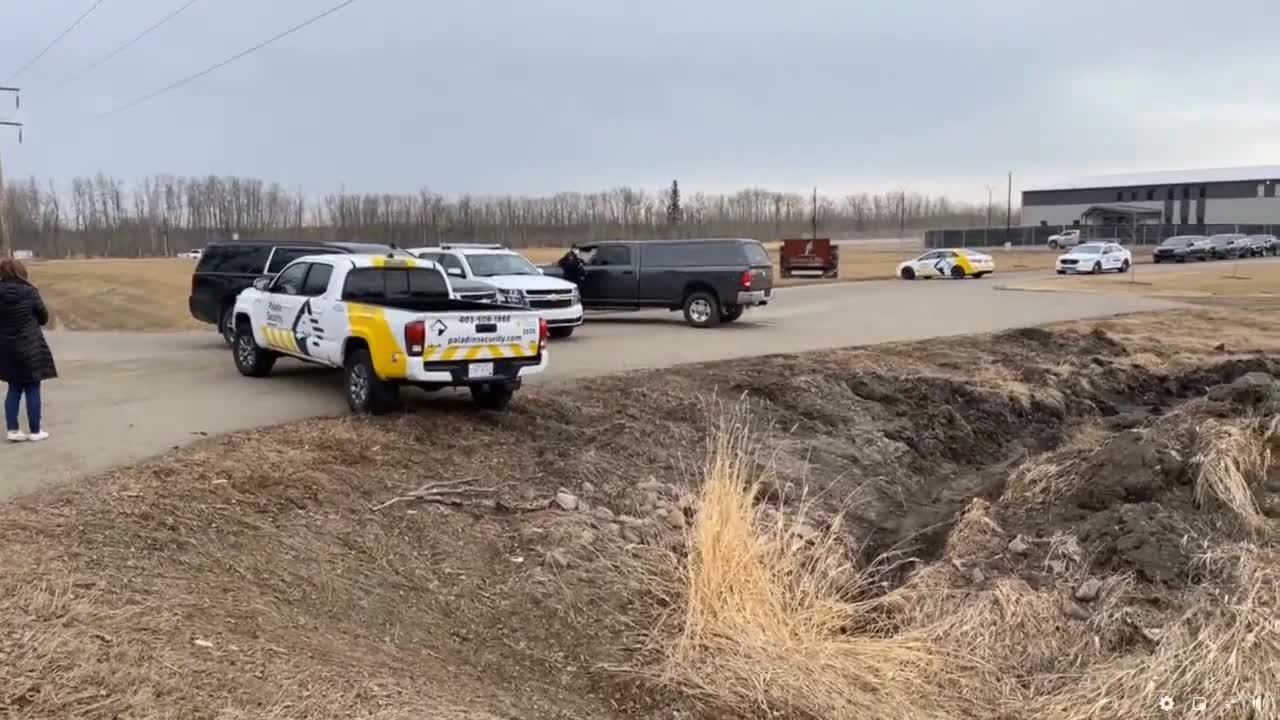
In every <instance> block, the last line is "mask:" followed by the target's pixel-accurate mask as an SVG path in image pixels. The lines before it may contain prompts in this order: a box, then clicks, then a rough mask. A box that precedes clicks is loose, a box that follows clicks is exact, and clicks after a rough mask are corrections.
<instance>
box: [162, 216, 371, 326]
mask: <svg viewBox="0 0 1280 720" xmlns="http://www.w3.org/2000/svg"><path fill="white" fill-rule="evenodd" d="M389 249H390V248H389V247H388V246H386V245H377V244H368V243H337V242H318V243H300V242H285V241H281V242H273V241H269V240H268V241H246V240H235V241H227V242H212V243H209V245H208V246H206V247H205V249H204V252H202V253H201V255H200V261H199V262H198V263H196V267H195V271H194V272H193V273H192V275H191V296H190V297H189V298H188V299H187V307H188V309H189V310H190V311H191V316H192V317H194V318H195V319H197V320H199V321H201V322H206V323H209V324H210V325H213V326H214V327H216V328H217V329H218V331H219V332H220V333H221V334H222V338H223V340H225V341H226V343H227V345H228V346H230V345H231V344H232V343H234V342H235V322H234V316H233V314H232V310H233V309H234V307H235V303H236V296H237V295H239V294H240V291H242V290H244V289H245V288H249V287H252V286H253V281H254V280H257V279H258V278H260V277H263V276H274V275H275V274H276V273H278V272H280V271H281V270H282V269H284V267H285V266H286V265H288V264H289V263H291V262H293V261H294V260H297V259H298V258H300V257H304V256H307V255H333V254H351V253H373V254H383V253H386V252H387V251H388V250H389Z"/></svg>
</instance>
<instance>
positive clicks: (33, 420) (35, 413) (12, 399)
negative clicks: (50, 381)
mask: <svg viewBox="0 0 1280 720" xmlns="http://www.w3.org/2000/svg"><path fill="white" fill-rule="evenodd" d="M23 395H26V396H27V428H28V429H30V431H31V432H32V433H38V432H40V383H38V382H37V383H9V392H8V393H7V394H6V395H5V396H4V425H5V429H6V430H8V431H9V432H16V431H17V430H18V429H19V428H18V404H19V403H20V402H21V401H22V396H23Z"/></svg>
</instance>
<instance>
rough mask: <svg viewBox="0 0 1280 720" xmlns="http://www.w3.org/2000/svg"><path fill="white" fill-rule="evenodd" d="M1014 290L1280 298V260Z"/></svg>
mask: <svg viewBox="0 0 1280 720" xmlns="http://www.w3.org/2000/svg"><path fill="white" fill-rule="evenodd" d="M1009 287H1010V289H1015V290H1056V291H1072V292H1081V291H1085V292H1131V293H1139V294H1141V295H1150V296H1153V297H1169V298H1185V299H1198V298H1204V299H1213V298H1239V299H1256V300H1271V299H1280V264H1277V263H1271V262H1268V263H1258V262H1250V261H1247V260H1246V261H1241V262H1240V263H1238V264H1237V263H1231V262H1216V263H1211V264H1205V265H1193V266H1190V267H1188V268H1187V269H1185V270H1181V269H1180V270H1175V271H1166V272H1160V273H1148V274H1144V273H1143V272H1142V269H1141V268H1139V269H1138V270H1137V271H1136V272H1135V273H1134V274H1133V276H1132V277H1130V276H1129V275H1080V276H1071V277H1062V278H1053V279H1049V280H1042V281H1035V282H1030V283H1019V284H1016V285H1011V286H1009Z"/></svg>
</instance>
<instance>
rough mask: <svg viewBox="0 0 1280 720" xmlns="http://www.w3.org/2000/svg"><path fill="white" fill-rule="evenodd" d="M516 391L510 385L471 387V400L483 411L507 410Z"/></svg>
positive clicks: (488, 384)
mask: <svg viewBox="0 0 1280 720" xmlns="http://www.w3.org/2000/svg"><path fill="white" fill-rule="evenodd" d="M515 392H516V389H515V388H514V387H512V386H511V385H510V384H509V383H485V384H484V385H472V386H471V399H472V400H474V401H475V403H476V405H478V406H479V407H480V408H481V409H482V410H506V409H507V406H508V405H510V404H511V397H512V396H513V395H515Z"/></svg>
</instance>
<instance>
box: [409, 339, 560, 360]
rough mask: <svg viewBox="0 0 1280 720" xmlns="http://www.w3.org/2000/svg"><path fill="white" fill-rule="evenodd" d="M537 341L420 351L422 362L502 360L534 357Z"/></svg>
mask: <svg viewBox="0 0 1280 720" xmlns="http://www.w3.org/2000/svg"><path fill="white" fill-rule="evenodd" d="M537 354H538V341H537V340H534V341H532V342H529V343H511V344H509V345H472V346H470V347H466V346H463V345H446V346H441V345H428V346H426V347H425V348H423V350H422V359H423V361H424V362H431V361H434V362H452V361H454V360H502V359H504V358H526V357H536V356H537Z"/></svg>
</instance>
